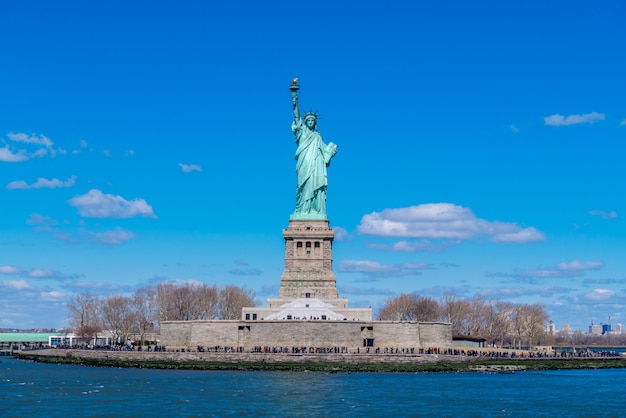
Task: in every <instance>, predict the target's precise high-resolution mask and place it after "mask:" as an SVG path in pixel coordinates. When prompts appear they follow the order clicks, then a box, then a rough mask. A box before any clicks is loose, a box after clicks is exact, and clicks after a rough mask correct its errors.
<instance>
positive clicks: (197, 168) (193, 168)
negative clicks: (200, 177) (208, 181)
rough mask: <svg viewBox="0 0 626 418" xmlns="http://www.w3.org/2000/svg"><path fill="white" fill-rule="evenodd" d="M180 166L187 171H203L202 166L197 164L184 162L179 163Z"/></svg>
mask: <svg viewBox="0 0 626 418" xmlns="http://www.w3.org/2000/svg"><path fill="white" fill-rule="evenodd" d="M178 166H179V167H180V168H181V169H182V170H183V172H185V173H191V172H192V171H202V167H200V166H199V165H197V164H183V163H179V164H178Z"/></svg>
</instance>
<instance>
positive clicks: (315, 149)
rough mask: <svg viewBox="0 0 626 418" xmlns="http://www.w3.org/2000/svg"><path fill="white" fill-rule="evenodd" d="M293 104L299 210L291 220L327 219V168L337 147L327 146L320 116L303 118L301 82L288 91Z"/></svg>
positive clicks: (305, 116)
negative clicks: (320, 123)
mask: <svg viewBox="0 0 626 418" xmlns="http://www.w3.org/2000/svg"><path fill="white" fill-rule="evenodd" d="M289 88H290V90H291V99H292V101H293V123H292V124H291V129H292V131H293V133H294V135H295V137H296V145H297V146H298V148H297V149H296V155H295V159H296V160H297V161H298V162H297V163H296V174H297V176H298V184H297V186H296V210H295V211H294V213H293V214H292V215H291V218H292V219H325V220H326V219H328V218H327V216H326V188H327V187H328V178H327V173H326V168H327V167H328V165H329V164H330V159H331V158H333V157H334V156H335V154H336V153H337V145H335V144H333V143H332V142H330V143H329V144H328V145H326V144H325V143H324V141H323V139H322V135H321V134H320V133H319V132H318V131H317V113H315V112H313V111H310V112H307V113H306V114H305V115H304V120H303V118H302V117H301V116H300V107H299V105H298V90H299V89H300V87H299V86H298V79H297V78H294V79H293V80H292V84H291V86H290V87H289Z"/></svg>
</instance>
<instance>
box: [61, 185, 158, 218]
mask: <svg viewBox="0 0 626 418" xmlns="http://www.w3.org/2000/svg"><path fill="white" fill-rule="evenodd" d="M68 203H69V204H70V205H71V206H74V207H75V208H77V209H78V214H79V215H80V216H84V217H86V218H134V217H137V216H143V217H148V218H156V216H155V215H154V212H153V211H152V207H151V206H150V205H148V203H147V202H146V201H145V200H144V199H134V200H130V201H128V200H126V199H124V198H123V197H122V196H119V195H118V196H113V195H111V194H104V193H102V192H101V191H100V190H97V189H92V190H90V191H89V192H87V193H86V194H84V195H79V196H75V197H73V198H72V199H70V200H69V201H68Z"/></svg>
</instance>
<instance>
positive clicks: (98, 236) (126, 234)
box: [90, 227, 136, 245]
mask: <svg viewBox="0 0 626 418" xmlns="http://www.w3.org/2000/svg"><path fill="white" fill-rule="evenodd" d="M90 235H91V237H92V239H93V241H94V242H97V243H100V244H110V245H119V244H123V243H125V242H127V241H130V240H131V239H133V238H135V236H136V235H135V234H133V233H132V232H130V231H126V230H124V229H122V228H120V227H117V228H115V229H114V230H112V231H106V232H100V233H97V232H92V233H91V234H90Z"/></svg>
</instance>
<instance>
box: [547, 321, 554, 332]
mask: <svg viewBox="0 0 626 418" xmlns="http://www.w3.org/2000/svg"><path fill="white" fill-rule="evenodd" d="M546 332H547V333H548V334H550V335H554V334H556V325H555V324H554V321H553V320H550V322H548V326H547V327H546Z"/></svg>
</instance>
